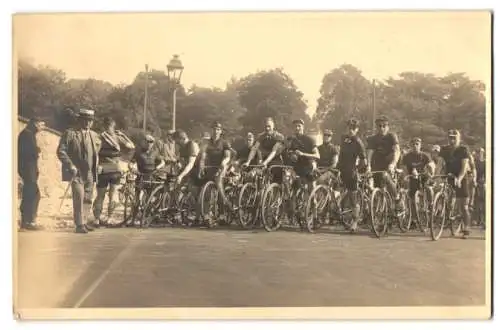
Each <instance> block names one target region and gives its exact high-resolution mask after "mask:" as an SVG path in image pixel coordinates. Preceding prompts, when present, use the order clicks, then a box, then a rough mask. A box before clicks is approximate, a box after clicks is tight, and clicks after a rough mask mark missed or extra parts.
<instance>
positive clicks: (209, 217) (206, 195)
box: [199, 166, 232, 228]
mask: <svg viewBox="0 0 500 330" xmlns="http://www.w3.org/2000/svg"><path fill="white" fill-rule="evenodd" d="M207 168H217V171H216V172H215V174H214V179H213V180H209V181H207V182H205V184H204V185H203V187H202V188H201V191H200V195H199V200H200V215H201V219H202V222H203V223H205V224H206V225H207V227H208V228H213V227H215V226H216V225H217V224H218V223H219V221H220V215H221V214H224V207H225V206H224V203H223V201H222V200H219V197H220V196H219V195H220V192H219V189H218V187H217V183H216V182H215V181H214V180H217V178H218V177H219V175H220V174H221V172H220V169H219V166H205V169H207ZM221 199H222V198H221ZM231 222H232V219H229V220H228V221H227V224H231Z"/></svg>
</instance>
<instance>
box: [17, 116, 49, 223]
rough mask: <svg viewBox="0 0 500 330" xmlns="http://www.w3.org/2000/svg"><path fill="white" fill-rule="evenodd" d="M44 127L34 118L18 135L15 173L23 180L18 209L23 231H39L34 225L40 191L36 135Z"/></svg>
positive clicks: (39, 119) (42, 123)
mask: <svg viewBox="0 0 500 330" xmlns="http://www.w3.org/2000/svg"><path fill="white" fill-rule="evenodd" d="M44 126H45V125H44V122H43V121H42V120H41V118H39V117H37V116H34V117H33V118H31V119H30V121H29V122H28V125H27V126H26V127H25V128H24V129H23V130H22V131H21V133H19V137H18V139H17V173H18V174H19V176H20V177H21V179H22V180H23V190H22V197H21V207H20V209H21V229H25V230H37V229H41V227H40V226H37V225H36V224H35V220H36V216H37V212H38V204H39V202H40V189H39V188H38V175H39V171H38V157H39V154H40V148H39V147H38V143H37V135H38V133H39V132H40V131H41V130H43V128H44Z"/></svg>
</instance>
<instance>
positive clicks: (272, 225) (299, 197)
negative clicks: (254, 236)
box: [261, 165, 310, 232]
mask: <svg viewBox="0 0 500 330" xmlns="http://www.w3.org/2000/svg"><path fill="white" fill-rule="evenodd" d="M273 168H280V169H281V170H282V171H283V182H282V183H281V184H278V183H271V184H269V185H268V186H267V187H266V189H265V191H264V194H263V198H262V203H261V213H262V215H261V216H262V222H263V225H264V229H265V230H266V231H268V232H272V231H276V230H278V229H279V227H280V226H281V225H282V224H283V223H285V221H283V220H282V219H281V217H282V216H283V215H286V216H287V221H286V222H287V223H288V225H291V226H296V225H297V224H299V225H300V227H301V228H303V227H305V226H306V224H305V223H304V220H303V219H302V217H301V213H302V212H303V211H304V208H305V203H306V201H307V197H308V191H309V190H310V189H307V188H306V189H304V188H303V187H302V186H299V187H298V188H296V189H294V187H293V183H294V182H295V180H296V179H297V177H296V175H295V173H294V171H293V167H292V166H287V165H271V166H269V167H268V171H269V172H270V171H271V170H272V169H273ZM283 201H286V202H285V203H283ZM292 201H295V207H292V206H293V205H292V204H293V202H292Z"/></svg>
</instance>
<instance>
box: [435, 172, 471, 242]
mask: <svg viewBox="0 0 500 330" xmlns="http://www.w3.org/2000/svg"><path fill="white" fill-rule="evenodd" d="M434 178H437V179H444V182H441V183H440V184H439V185H438V188H439V190H438V191H437V192H436V195H435V196H434V201H433V203H432V216H431V224H430V227H431V237H432V240H433V241H437V240H439V239H440V238H441V235H442V234H443V230H444V228H445V227H448V228H449V229H450V232H451V235H452V236H457V235H458V234H459V233H460V231H461V229H462V228H463V225H464V223H463V218H462V217H461V216H459V215H458V210H457V204H456V193H455V189H454V187H453V185H452V184H451V183H450V181H451V180H454V179H455V176H454V175H453V174H447V175H437V176H434Z"/></svg>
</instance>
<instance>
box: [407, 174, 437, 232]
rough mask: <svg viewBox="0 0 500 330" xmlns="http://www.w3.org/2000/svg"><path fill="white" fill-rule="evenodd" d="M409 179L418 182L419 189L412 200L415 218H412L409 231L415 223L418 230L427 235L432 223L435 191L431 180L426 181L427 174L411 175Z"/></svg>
mask: <svg viewBox="0 0 500 330" xmlns="http://www.w3.org/2000/svg"><path fill="white" fill-rule="evenodd" d="M409 177H410V178H414V179H416V180H418V189H417V191H416V192H415V196H413V199H412V203H413V207H414V209H415V217H414V218H413V217H411V220H410V222H409V227H408V229H410V227H411V224H412V223H415V224H416V225H417V227H418V229H419V230H420V231H421V232H423V233H425V232H426V231H427V230H428V229H429V224H430V221H431V216H432V202H433V200H434V191H433V189H432V184H431V182H430V180H426V178H428V175H427V174H424V173H418V174H417V176H415V175H410V176H409Z"/></svg>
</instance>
